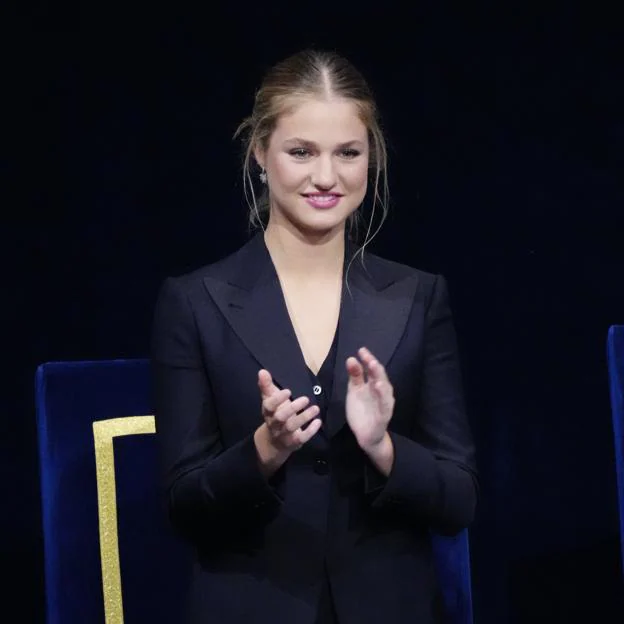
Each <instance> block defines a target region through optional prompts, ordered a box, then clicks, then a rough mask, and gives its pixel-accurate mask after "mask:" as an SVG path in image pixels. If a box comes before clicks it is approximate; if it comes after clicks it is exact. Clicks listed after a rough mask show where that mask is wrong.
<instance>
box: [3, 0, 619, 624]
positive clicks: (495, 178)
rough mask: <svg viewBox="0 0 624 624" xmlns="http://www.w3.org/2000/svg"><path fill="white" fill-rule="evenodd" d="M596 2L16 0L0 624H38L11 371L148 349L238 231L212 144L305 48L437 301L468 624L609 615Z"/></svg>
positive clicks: (227, 164) (606, 286)
mask: <svg viewBox="0 0 624 624" xmlns="http://www.w3.org/2000/svg"><path fill="white" fill-rule="evenodd" d="M499 4H502V5H504V7H505V8H500V6H499ZM468 5H470V6H468ZM606 6H607V5H606V4H605V5H601V4H600V3H595V2H592V3H590V2H584V3H579V2H567V3H563V2H562V3H556V4H553V3H550V4H549V3H539V4H537V3H531V2H529V3H526V2H525V3H522V4H520V3H493V2H492V3H486V2H473V3H463V4H462V3H456V4H453V3H449V2H433V1H432V2H420V3H416V4H412V5H411V7H410V8H407V7H405V8H403V9H397V8H392V7H391V5H389V4H387V3H385V4H382V5H377V6H372V5H371V6H368V5H366V4H362V3H360V4H356V3H354V4H353V5H352V6H350V5H342V4H341V3H333V4H328V5H323V4H319V3H303V2H299V3H288V4H287V3H268V2H264V3H262V2H259V3H256V4H253V5H251V4H250V5H249V6H245V5H240V4H236V3H229V4H228V5H227V6H226V7H223V6H220V7H218V8H217V7H212V8H208V5H207V4H206V5H205V6H204V4H202V5H201V8H192V7H191V8H188V7H182V6H180V7H178V8H175V9H172V8H171V7H169V8H167V9H161V8H155V7H154V6H144V7H139V6H138V5H132V4H128V5H123V6H121V5H120V6H115V5H114V4H110V3H99V4H92V3H82V5H80V4H76V3H73V4H72V3H49V4H45V3H37V4H30V5H28V4H26V3H24V4H22V5H21V8H20V9H19V10H17V11H14V12H13V13H12V14H11V15H10V16H9V17H10V19H7V20H3V21H2V23H3V26H4V29H3V30H4V31H5V32H4V33H3V37H2V41H3V46H4V47H6V50H4V51H3V52H4V53H3V58H4V63H3V65H4V66H5V67H4V69H3V73H2V83H3V86H2V92H3V94H4V95H3V102H4V104H3V106H4V105H6V104H8V109H5V112H4V119H3V122H4V123H3V126H4V128H5V129H4V130H3V140H2V145H3V151H4V152H5V154H4V156H3V157H2V161H1V163H0V164H1V167H2V169H1V171H2V172H3V173H4V174H5V177H6V182H7V184H6V185H4V186H5V190H6V191H8V192H7V193H6V198H5V200H4V201H3V204H4V209H3V211H2V212H3V219H4V220H5V225H4V226H3V227H2V233H3V234H4V235H5V236H3V243H2V246H1V247H2V254H3V255H4V256H5V258H4V263H3V266H4V271H3V275H2V282H3V289H2V290H3V293H4V296H3V298H2V299H3V303H2V305H1V306H0V309H2V317H3V318H2V322H1V325H0V326H1V327H2V330H3V333H4V336H2V343H3V345H4V346H5V354H4V362H5V366H6V369H5V372H4V375H3V376H2V377H3V391H2V393H1V395H0V396H1V401H2V402H1V404H0V409H1V420H0V444H1V455H0V457H1V458H2V460H1V461H2V463H1V472H0V474H2V477H3V478H2V481H3V483H4V487H3V495H2V499H3V505H2V514H1V515H0V518H1V520H0V530H1V533H0V534H1V543H0V559H1V561H2V565H3V567H5V568H6V572H5V574H4V576H5V580H4V581H3V582H2V594H3V598H2V602H3V614H5V615H6V614H11V613H16V614H18V615H16V616H14V617H13V618H9V619H13V620H14V621H21V622H40V621H42V614H43V578H42V538H41V522H40V503H39V483H38V461H37V454H36V430H35V417H34V402H33V382H34V373H35V369H36V366H37V365H38V364H39V363H41V362H44V361H50V360H66V359H71V360H74V359H100V358H113V357H141V356H145V355H147V354H148V341H149V330H150V324H151V315H152V307H153V304H154V299H155V296H156V292H157V289H158V286H159V285H160V282H161V281H162V280H163V278H164V277H165V276H167V275H171V274H178V273H181V272H184V271H187V270H189V269H192V268H195V267H198V266H200V265H202V264H205V263H207V262H211V261H214V260H216V259H218V258H219V257H221V256H222V255H224V254H225V253H228V252H230V251H233V250H234V249H235V248H237V247H238V246H239V245H240V244H242V243H243V242H244V240H245V236H246V213H245V211H246V208H245V205H244V202H243V200H242V188H241V177H240V167H239V152H240V150H239V146H238V145H236V144H234V143H233V142H232V140H231V136H232V134H233V132H234V130H235V128H236V126H237V124H238V123H239V121H240V120H241V119H242V118H243V117H244V116H245V115H246V114H247V113H248V112H249V111H250V109H251V105H252V98H253V92H254V90H255V88H256V87H257V86H258V84H259V81H260V79H261V77H262V74H263V72H264V71H265V70H266V69H267V68H268V67H269V66H270V65H271V64H273V63H274V62H276V61H277V60H279V59H281V58H282V57H284V56H285V55H287V54H290V53H292V52H295V51H297V50H299V49H300V48H303V47H306V46H309V45H316V46H319V47H332V48H336V49H337V50H338V51H340V52H342V53H343V54H345V55H346V56H348V57H349V58H350V59H351V60H352V61H353V62H354V63H355V64H356V65H357V66H358V67H359V68H360V69H361V70H362V71H363V73H364V74H365V75H366V76H367V77H368V79H369V81H370V83H371V85H372V87H373V89H374V90H375V92H376V93H377V96H378V101H379V105H380V107H381V111H382V114H383V122H384V127H385V129H386V131H387V135H388V140H389V144H390V161H391V191H392V197H393V202H392V212H391V216H390V218H389V220H388V222H387V224H386V226H385V229H384V230H383V232H382V234H380V236H379V237H378V239H376V242H375V244H374V250H375V251H377V252H378V253H380V254H382V255H386V256H388V257H390V258H393V259H395V260H398V261H403V262H406V263H409V264H412V265H415V266H418V267H420V268H423V269H425V270H429V271H435V272H442V273H444V274H445V275H446V276H447V278H448V281H449V285H450V288H451V294H452V298H453V305H454V310H455V314H456V322H457V326H458V330H459V335H460V340H461V348H462V356H463V361H464V370H465V378H466V389H467V397H468V404H469V411H470V418H471V422H472V426H473V429H474V432H475V437H476V439H477V443H478V448H479V463H480V469H481V474H482V502H481V506H480V509H479V517H478V520H477V522H476V524H475V527H474V529H473V532H472V550H473V558H474V572H473V574H474V576H473V583H474V591H475V609H476V616H477V621H478V623H479V624H505V623H508V622H509V623H513V624H516V623H520V622H522V623H524V622H527V623H529V622H530V623H533V622H575V621H588V620H590V619H591V618H593V620H594V621H597V622H601V624H602V623H605V622H620V621H622V617H624V616H623V612H622V610H621V609H622V598H621V596H622V589H623V584H622V583H623V579H622V573H621V564H620V560H619V555H618V532H617V531H618V530H617V508H616V488H615V468H614V459H613V437H612V429H611V421H610V418H611V414H610V406H609V399H608V380H607V372H606V361H605V360H606V358H605V340H606V333H607V329H608V327H609V325H611V324H615V323H623V322H624V290H623V289H622V275H624V245H623V234H624V219H623V214H622V207H623V200H624V185H623V183H622V171H623V170H624V156H623V154H624V151H623V148H624V116H623V114H622V110H623V109H624V87H623V86H622V76H623V72H622V67H623V65H622V23H621V21H619V19H618V18H617V17H616V9H614V10H613V11H612V12H611V13H609V12H608V11H607V10H606V8H605V7H606ZM614 6H615V3H614ZM68 591H71V589H70V588H68ZM5 592H6V593H5Z"/></svg>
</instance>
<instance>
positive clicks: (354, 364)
mask: <svg viewBox="0 0 624 624" xmlns="http://www.w3.org/2000/svg"><path fill="white" fill-rule="evenodd" d="M346 366H347V373H348V374H349V383H350V384H352V385H354V386H362V385H364V383H365V380H364V368H363V367H362V365H361V364H360V363H359V362H358V361H357V359H356V358H354V357H349V358H347V361H346Z"/></svg>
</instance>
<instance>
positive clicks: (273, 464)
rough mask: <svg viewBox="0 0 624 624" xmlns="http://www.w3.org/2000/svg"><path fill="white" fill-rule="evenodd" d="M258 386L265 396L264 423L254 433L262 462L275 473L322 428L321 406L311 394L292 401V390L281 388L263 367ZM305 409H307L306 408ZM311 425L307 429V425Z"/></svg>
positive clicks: (262, 395) (263, 398) (263, 399)
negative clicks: (312, 400) (315, 402)
mask: <svg viewBox="0 0 624 624" xmlns="http://www.w3.org/2000/svg"><path fill="white" fill-rule="evenodd" d="M258 387H259V389H260V395H261V397H262V418H263V419H264V423H263V424H262V425H261V426H260V427H259V428H258V429H257V430H256V434H255V436H254V439H255V442H256V448H257V450H258V455H259V458H260V462H261V464H262V465H263V467H264V468H265V469H266V471H267V472H268V473H272V472H275V470H277V469H278V468H279V467H280V466H281V465H282V464H283V463H284V462H285V461H286V459H288V456H289V455H290V454H291V453H292V452H293V451H296V450H297V449H300V448H301V447H302V446H303V445H304V444H305V443H306V442H307V441H308V440H309V439H310V438H312V436H314V435H315V434H316V433H317V432H318V430H319V429H320V428H321V424H322V423H321V419H320V418H316V417H317V416H318V414H319V408H318V406H317V405H310V406H309V407H307V409H306V406H307V405H308V404H309V403H310V399H309V398H308V397H305V396H303V397H299V398H297V399H294V400H293V401H291V400H290V394H291V393H290V390H288V389H284V390H280V389H279V388H278V387H277V386H276V385H275V384H274V383H273V378H272V377H271V374H270V373H269V372H268V371H267V370H265V369H262V370H260V371H259V372H258ZM302 410H303V411H302ZM307 423H309V425H308V426H307V427H306V428H305V429H303V427H304V426H305V425H306V424H307Z"/></svg>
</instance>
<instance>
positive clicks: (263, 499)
mask: <svg viewBox="0 0 624 624" xmlns="http://www.w3.org/2000/svg"><path fill="white" fill-rule="evenodd" d="M352 253H353V247H352V246H351V245H348V246H347V254H346V261H347V262H348V261H349V258H350V257H351V254H352ZM360 346H366V347H368V348H369V349H370V350H371V351H372V353H373V354H374V355H375V356H376V357H377V358H378V359H379V360H380V362H381V363H382V364H383V365H384V366H385V367H386V370H387V373H388V376H389V378H390V381H391V383H392V384H393V386H394V391H395V400H396V404H395V409H394V415H393V418H392V421H391V423H390V426H389V432H390V435H391V438H392V441H393V443H394V451H395V460H394V464H393V467H392V471H391V473H390V475H389V477H388V478H387V479H386V478H384V477H383V476H382V475H381V474H379V473H378V472H377V471H376V470H375V468H374V467H373V465H372V463H370V461H369V460H368V459H367V457H366V455H365V454H364V453H363V452H362V451H361V450H360V449H359V447H358V446H357V444H356V442H355V438H354V436H353V434H352V433H351V431H350V429H349V426H348V425H347V424H346V422H345V413H344V401H345V394H346V386H347V373H346V369H345V365H344V363H345V360H346V359H347V357H348V356H350V355H355V354H356V351H357V349H358V348H359V347H360ZM260 368H266V369H267V370H269V371H270V373H271V374H272V375H273V378H274V381H275V383H276V384H277V385H278V386H280V387H282V388H290V390H291V391H292V396H293V398H294V397H298V396H301V395H307V396H309V397H310V399H311V400H312V401H314V400H315V397H314V394H313V393H312V391H311V390H312V389H311V387H310V375H309V372H308V370H307V368H306V365H305V362H304V359H303V356H302V353H301V351H300V349H299V346H298V342H297V339H296V336H295V333H294V330H293V328H292V324H291V322H290V319H289V316H288V312H287V309H286V306H285V302H284V299H283V295H282V291H281V288H280V285H279V281H278V279H277V274H276V272H275V269H274V266H273V264H272V261H271V258H270V255H269V253H268V250H267V248H266V246H265V243H264V238H263V235H262V234H257V235H255V237H254V238H252V239H251V240H250V241H249V242H248V243H247V244H246V245H244V246H243V247H242V248H241V249H240V250H238V251H237V252H236V253H234V254H232V255H231V256H229V257H227V258H226V259H224V260H222V261H220V262H217V263H215V264H212V265H209V266H206V267H204V268H202V269H200V270H198V271H195V272H193V273H191V274H188V275H185V276H183V277H179V278H169V279H168V280H166V281H165V283H164V285H163V287H162V290H161V292H160V295H159V299H158V303H157V306H156V313H155V322H154V329H153V370H154V390H155V416H156V427H157V431H158V435H157V439H158V440H159V444H160V448H161V452H162V460H163V466H164V471H165V477H164V481H165V486H166V492H167V497H168V498H167V501H168V508H169V512H170V517H171V521H172V523H173V525H174V526H175V527H176V528H177V529H178V530H179V531H180V532H181V533H182V534H183V535H185V536H186V537H187V538H188V539H190V540H191V542H192V543H193V545H194V546H195V550H196V552H197V564H196V567H195V571H194V577H193V578H194V580H193V587H192V588H191V592H190V593H191V596H190V615H189V618H188V620H189V621H191V622H197V623H199V622H202V623H205V622H209V623H210V624H234V623H241V624H243V623H244V624H254V623H258V624H260V623H262V624H265V623H266V624H269V623H271V624H274V623H276V622H277V623H284V624H312V623H313V622H314V619H315V611H316V607H317V603H318V596H319V592H320V587H321V581H322V578H323V573H324V569H326V570H327V571H328V574H329V578H330V582H331V587H332V591H333V595H334V601H335V606H336V609H337V612H338V617H339V621H340V624H368V623H370V624H380V623H383V624H402V623H405V624H408V623H409V624H416V623H418V624H428V623H431V622H435V621H439V620H438V616H437V615H436V606H435V605H436V603H437V601H436V596H437V587H436V579H435V574H434V570H433V560H432V552H431V540H430V531H431V530H434V531H437V532H442V533H449V534H453V533H456V532H458V531H459V530H461V529H462V528H464V527H466V526H467V525H468V524H469V523H470V522H471V520H472V518H473V514H474V509H475V503H476V498H477V479H476V470H475V458H474V449H473V442H472V438H471V434H470V431H469V428H468V425H467V421H466V416H465V411H464V403H463V397H462V389H461V379H460V377H461V375H460V368H459V362H458V354H457V347H456V340H455V334H454V329H453V322H452V317H451V311H450V308H449V302H448V295H447V288H446V285H445V281H444V279H443V278H442V277H441V276H435V275H432V274H428V273H425V272H422V271H418V270H415V269H412V268H410V267H407V266H404V265H401V264H397V263H394V262H390V261H387V260H383V259H381V258H379V257H376V256H374V255H370V254H366V256H365V264H364V265H362V263H361V260H360V258H359V256H358V257H357V259H356V260H355V261H354V262H353V263H352V264H351V266H350V269H349V271H348V273H347V275H346V285H345V286H344V288H343V297H342V303H341V310H340V320H339V333H338V346H337V359H336V368H335V376H334V384H333V394H332V397H331V400H330V405H329V408H328V410H327V414H326V421H325V423H324V426H323V427H322V429H321V431H320V432H319V433H318V434H317V435H316V436H315V437H314V438H313V439H312V440H311V441H310V442H308V443H307V444H306V445H304V447H303V448H302V449H300V450H299V451H297V452H296V453H294V454H293V455H292V456H291V457H290V459H289V460H288V461H287V462H286V464H285V465H284V466H283V467H282V468H281V469H280V470H279V471H278V472H277V473H276V474H275V475H274V476H273V477H272V478H271V479H270V480H268V481H267V480H266V479H265V478H263V476H262V474H261V472H260V470H259V467H258V462H257V457H256V452H255V446H254V442H253V433H254V431H255V430H256V428H257V427H258V426H259V425H260V424H261V423H262V417H261V401H260V395H259V391H258V386H257V373H258V370H259V369H260Z"/></svg>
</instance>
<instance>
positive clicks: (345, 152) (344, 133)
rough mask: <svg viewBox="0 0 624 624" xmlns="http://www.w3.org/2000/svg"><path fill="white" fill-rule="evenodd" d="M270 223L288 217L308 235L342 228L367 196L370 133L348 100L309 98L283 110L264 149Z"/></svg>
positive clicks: (259, 157)
mask: <svg viewBox="0 0 624 624" xmlns="http://www.w3.org/2000/svg"><path fill="white" fill-rule="evenodd" d="M256 159H257V160H258V163H259V164H260V165H261V166H263V167H264V168H265V169H266V174H267V180H268V181H267V184H268V187H269V199H270V204H271V213H270V218H269V222H271V221H276V222H278V223H284V222H287V223H288V224H290V225H292V226H294V227H296V228H297V229H299V230H301V231H302V232H304V233H306V234H327V233H330V232H332V231H336V230H337V229H340V228H344V224H345V221H346V219H347V217H348V216H349V215H350V214H351V213H352V212H354V211H355V210H356V209H357V208H358V206H359V205H360V204H361V203H362V201H363V200H364V195H365V194H366V185H367V180H368V159H369V145H368V132H367V128H366V126H365V125H364V123H363V122H362V121H361V119H360V117H359V115H358V111H357V108H356V106H355V104H354V103H353V102H352V101H350V100H346V99H332V100H329V101H325V100H320V99H318V100H317V99H307V100H303V101H302V102H301V103H299V104H298V105H297V106H296V107H295V108H294V109H292V110H291V111H290V112H289V113H288V114H284V115H282V116H281V117H280V118H279V120H278V123H277V126H276V128H275V130H274V132H273V134H272V135H271V138H270V141H269V146H268V148H267V149H266V151H263V152H261V151H257V152H256Z"/></svg>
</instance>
